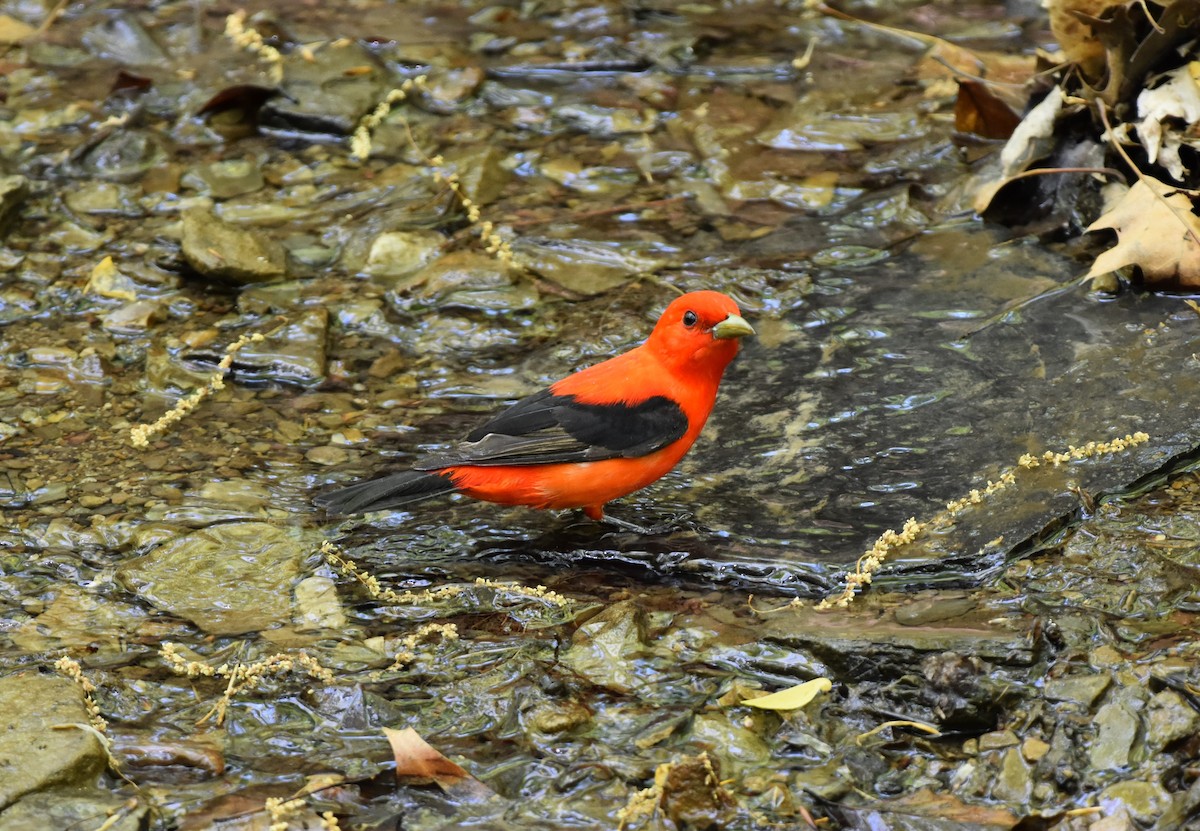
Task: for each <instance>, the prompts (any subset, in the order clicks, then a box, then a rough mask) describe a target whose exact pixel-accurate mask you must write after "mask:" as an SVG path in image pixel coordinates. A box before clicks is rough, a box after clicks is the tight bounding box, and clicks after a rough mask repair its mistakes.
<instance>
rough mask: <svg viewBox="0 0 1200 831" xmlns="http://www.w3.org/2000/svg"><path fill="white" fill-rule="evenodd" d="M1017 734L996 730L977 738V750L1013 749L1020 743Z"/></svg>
mask: <svg viewBox="0 0 1200 831" xmlns="http://www.w3.org/2000/svg"><path fill="white" fill-rule="evenodd" d="M1020 741H1021V740H1020V739H1018V738H1017V734H1016V733H1014V732H1013V731H1011V730H997V731H995V732H992V733H984V734H983V735H982V736H980V737H979V749H980V750H981V751H983V750H1000V749H1002V748H1005V747H1013V746H1014V745H1017V744H1019V743H1020Z"/></svg>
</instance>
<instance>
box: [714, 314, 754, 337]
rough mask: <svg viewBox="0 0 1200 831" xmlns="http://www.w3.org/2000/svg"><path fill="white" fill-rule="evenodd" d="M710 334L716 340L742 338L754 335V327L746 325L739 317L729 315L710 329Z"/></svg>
mask: <svg viewBox="0 0 1200 831" xmlns="http://www.w3.org/2000/svg"><path fill="white" fill-rule="evenodd" d="M712 334H713V337H714V338H717V339H718V340H726V339H728V338H744V337H746V335H753V334H754V327H753V326H751V325H750V324H749V323H747V322H746V319H745V318H744V317H742V316H741V315H730V316H729V317H727V318H725V319H724V320H722V321H721V322H720V323H718V324H717V325H716V326H714V327H712Z"/></svg>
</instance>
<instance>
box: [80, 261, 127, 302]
mask: <svg viewBox="0 0 1200 831" xmlns="http://www.w3.org/2000/svg"><path fill="white" fill-rule="evenodd" d="M87 290H88V291H90V292H92V293H93V294H98V295H100V296H101V297H115V298H117V299H118V300H137V294H135V293H134V291H133V281H132V280H130V279H129V278H128V277H126V276H125V275H124V274H122V273H121V272H120V271H119V270H118V269H117V267H116V265H115V264H114V263H113V260H112V257H105V258H104V259H103V260H101V261H100V262H98V263H96V265H95V267H94V268H93V269H92V274H91V276H90V277H89V278H88V284H87Z"/></svg>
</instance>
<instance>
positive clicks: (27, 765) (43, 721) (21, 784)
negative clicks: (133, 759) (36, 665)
mask: <svg viewBox="0 0 1200 831" xmlns="http://www.w3.org/2000/svg"><path fill="white" fill-rule="evenodd" d="M87 723H88V712H87V708H86V707H85V706H84V703H83V694H82V693H81V692H80V690H79V687H78V686H77V685H76V684H75V683H74V682H72V681H68V680H67V679H65V678H59V677H57V676H48V675H39V674H37V673H36V672H23V673H20V674H17V675H9V676H7V677H5V678H0V810H4V809H5V808H7V807H8V806H9V805H11V804H12V803H13V802H15V801H16V800H17V799H20V798H21V797H22V796H24V795H25V794H28V793H32V792H34V791H41V790H44V789H46V788H50V787H53V786H55V785H86V784H89V783H94V782H95V780H96V777H97V776H99V775H100V772H101V771H103V770H104V766H105V763H106V761H105V759H106V757H105V754H104V748H102V747H101V746H100V742H99V741H98V740H97V739H96V737H95V736H93V735H92V734H91V733H88V732H87V731H85V730H55V729H53V727H54V725H56V724H87ZM34 749H36V752H32V751H33V750H34ZM5 818H7V814H5ZM41 827H42V828H46V827H50V826H47V825H44V824H43V825H42V826H41Z"/></svg>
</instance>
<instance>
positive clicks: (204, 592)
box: [117, 522, 316, 635]
mask: <svg viewBox="0 0 1200 831" xmlns="http://www.w3.org/2000/svg"><path fill="white" fill-rule="evenodd" d="M305 540H306V535H305V534H304V532H302V531H300V530H299V529H289V528H280V527H277V526H275V525H270V524H268V523H265V522H231V523H226V524H223V525H216V526H213V527H211V528H205V529H203V530H201V531H195V532H193V533H190V534H186V535H184V536H182V537H179V538H177V539H174V540H171V541H170V542H167V543H164V544H162V545H160V546H159V547H158V548H156V549H155V550H154V551H152V552H150V553H149V554H147V555H145V556H143V557H138V558H137V559H134V560H131V561H129V562H128V563H126V564H124V565H123V566H121V568H120V569H118V571H117V578H118V579H119V580H120V581H121V582H122V583H123V584H124V585H125V586H126V587H127V588H129V589H130V590H131V591H134V592H136V593H137V594H138V595H139V596H140V597H141V598H142V599H144V600H146V601H147V602H149V603H150V604H152V605H153V606H155V607H156V608H158V609H162V610H163V611H165V612H170V613H171V614H174V615H178V616H179V617H183V618H187V619H188V620H190V621H192V622H193V623H195V624H196V625H197V626H199V627H200V628H201V629H203V630H204V631H205V632H208V633H210V634H214V635H239V634H242V633H244V632H256V631H260V630H263V629H270V628H272V627H275V626H280V625H283V624H285V623H289V622H291V619H292V606H293V602H292V590H293V587H294V586H295V584H296V583H297V582H298V581H299V580H300V577H301V566H302V564H303V561H304V558H305V557H306V556H307V554H308V552H309V551H310V550H314V549H315V548H316V544H315V543H306V541H305Z"/></svg>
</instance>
